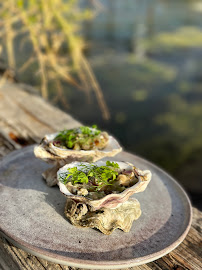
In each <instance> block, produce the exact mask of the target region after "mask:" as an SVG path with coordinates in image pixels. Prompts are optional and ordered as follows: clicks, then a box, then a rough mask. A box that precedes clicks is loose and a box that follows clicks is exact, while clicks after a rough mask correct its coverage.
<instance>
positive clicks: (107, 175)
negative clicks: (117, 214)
mask: <svg viewBox="0 0 202 270" xmlns="http://www.w3.org/2000/svg"><path fill="white" fill-rule="evenodd" d="M81 167H82V169H80V170H78V168H77V167H73V168H70V169H68V172H66V173H62V174H60V181H61V182H62V183H63V184H66V183H67V182H69V181H71V182H72V184H73V185H74V184H76V183H81V184H82V183H86V184H87V183H88V182H89V181H93V185H94V186H95V190H96V191H99V190H100V189H101V188H102V187H103V186H105V185H112V183H113V181H114V180H115V179H116V178H117V175H118V169H119V165H118V164H117V163H115V162H110V161H107V162H106V166H97V165H93V164H88V165H86V164H81ZM89 179H90V180H89Z"/></svg>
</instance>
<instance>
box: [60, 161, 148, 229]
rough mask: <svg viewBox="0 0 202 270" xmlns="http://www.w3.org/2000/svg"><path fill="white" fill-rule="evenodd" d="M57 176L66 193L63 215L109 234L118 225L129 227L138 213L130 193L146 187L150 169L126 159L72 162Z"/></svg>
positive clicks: (61, 187) (137, 203)
mask: <svg viewBox="0 0 202 270" xmlns="http://www.w3.org/2000/svg"><path fill="white" fill-rule="evenodd" d="M57 178H58V184H59V187H60V191H61V192H62V193H63V194H65V195H66V196H67V202H66V206H65V216H66V217H67V218H68V219H69V220H70V221H71V223H72V224H73V225H75V226H77V227H90V228H96V229H98V230H100V231H101V232H102V233H104V234H111V233H112V232H113V231H114V230H115V229H117V228H119V229H121V230H123V231H125V232H128V231H130V228H131V226H132V223H133V221H134V220H136V219H138V218H139V217H140V215H141V209H140V203H139V202H138V201H137V200H136V199H131V198H130V196H131V195H132V194H134V193H137V192H141V191H144V190H145V189H146V187H147V185H148V183H149V182H150V180H151V172H150V171H148V170H146V171H141V170H139V169H137V168H136V167H134V166H133V165H132V164H129V163H125V162H114V161H106V162H104V161H97V162H95V163H93V164H90V163H86V162H72V163H71V164H67V165H65V166H64V167H62V168H61V169H60V170H59V171H58V172H57Z"/></svg>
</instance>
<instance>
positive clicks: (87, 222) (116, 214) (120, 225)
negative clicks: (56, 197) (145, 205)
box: [65, 198, 141, 235]
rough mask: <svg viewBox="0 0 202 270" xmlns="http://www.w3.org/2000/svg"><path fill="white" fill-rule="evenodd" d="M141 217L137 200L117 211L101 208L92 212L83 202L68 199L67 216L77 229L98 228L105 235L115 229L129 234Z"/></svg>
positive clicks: (126, 203)
mask: <svg viewBox="0 0 202 270" xmlns="http://www.w3.org/2000/svg"><path fill="white" fill-rule="evenodd" d="M140 215H141V209H140V203H139V202H138V200H136V199H130V200H128V201H126V202H124V203H122V204H121V205H120V206H118V207H116V208H115V209H110V208H101V209H99V210H96V211H90V210H89V209H88V206H87V205H86V204H85V203H82V202H76V201H74V200H72V199H71V198H68V199H67V202H66V206H65V216H66V217H67V218H68V219H69V220H70V221H71V223H72V224H73V225H74V226H76V227H81V228H86V227H88V228H96V229H98V230H100V231H101V232H102V233H104V234H107V235H109V234H111V233H112V232H113V231H114V230H115V229H121V230H123V231H124V232H129V231H130V229H131V226H132V223H133V221H134V220H137V219H138V218H139V217H140Z"/></svg>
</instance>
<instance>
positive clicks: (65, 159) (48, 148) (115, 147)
mask: <svg viewBox="0 0 202 270" xmlns="http://www.w3.org/2000/svg"><path fill="white" fill-rule="evenodd" d="M57 134H58V133H54V134H51V135H46V136H45V137H44V138H43V140H42V141H41V143H40V145H39V146H36V147H35V149H34V154H35V156H36V157H37V158H40V159H42V160H44V161H46V162H48V163H53V164H55V165H60V166H63V165H65V164H66V163H70V162H73V161H86V162H94V161H96V160H99V159H101V158H103V157H113V156H115V155H116V154H118V153H119V152H121V151H122V148H121V146H120V145H119V143H118V142H117V140H116V139H114V138H113V137H112V136H109V142H108V144H107V146H106V147H105V148H103V149H102V150H99V149H93V150H72V149H63V148H59V147H56V146H54V145H53V143H52V140H53V139H54V138H55V136H57Z"/></svg>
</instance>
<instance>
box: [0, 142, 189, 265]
mask: <svg viewBox="0 0 202 270" xmlns="http://www.w3.org/2000/svg"><path fill="white" fill-rule="evenodd" d="M34 146H35V145H31V146H26V147H25V148H23V149H19V150H14V151H13V152H11V153H9V154H8V155H7V156H5V157H4V158H3V159H2V160H1V162H0V167H1V166H2V165H3V164H4V163H6V161H7V160H8V161H11V160H12V159H15V157H16V156H18V155H19V154H23V153H26V152H29V151H30V150H31V149H33V148H34ZM122 153H126V154H127V155H131V156H133V157H135V158H137V159H139V160H140V161H142V160H143V161H144V162H146V163H148V164H149V165H151V166H152V167H154V168H155V169H157V170H158V171H160V172H161V173H163V174H164V175H166V176H167V177H168V178H169V180H171V181H172V182H173V183H174V184H175V185H176V186H177V187H178V189H179V190H180V193H181V194H182V195H183V196H184V198H185V199H186V202H187V206H188V209H187V210H189V213H187V216H189V219H188V222H187V225H186V228H185V230H184V231H183V232H182V233H181V235H180V236H179V237H178V238H177V239H176V240H175V241H174V242H173V243H171V244H170V245H169V246H167V247H165V248H164V249H162V250H160V251H157V252H155V253H152V254H149V255H146V256H143V257H141V258H134V259H126V260H116V261H106V260H102V261H92V260H83V259H79V258H71V257H67V256H63V255H58V254H54V253H52V252H49V251H45V250H43V249H40V248H38V247H34V246H33V245H30V244H29V243H27V242H25V241H24V240H21V239H20V238H18V237H15V236H13V235H10V234H9V233H8V232H5V231H4V230H3V229H2V228H1V225H0V234H1V235H2V236H3V237H5V238H6V239H7V240H9V241H10V242H11V243H12V244H13V245H15V246H17V247H18V248H21V249H22V250H24V251H26V252H28V253H30V254H33V255H35V256H37V257H40V258H42V259H46V260H48V261H51V262H54V263H58V264H62V265H68V266H73V267H78V268H81V267H82V268H86V269H95V268H94V267H95V266H96V268H97V269H109V268H110V269H120V268H127V267H133V266H138V265H142V264H146V263H149V262H152V261H154V260H157V259H159V258H161V257H163V256H165V255H166V254H168V253H170V252H171V251H172V250H174V249H175V248H176V247H177V246H178V245H179V244H180V243H181V242H182V241H183V240H184V239H185V237H186V235H187V234H188V232H189V230H190V227H191V223H192V205H191V201H190V199H189V196H188V195H187V193H186V191H185V190H184V189H183V187H182V186H181V185H180V184H179V183H178V182H177V181H176V180H175V179H174V178H173V177H172V176H171V175H170V174H168V173H167V172H166V171H164V170H163V169H162V168H160V167H159V166H157V165H155V164H154V163H152V162H150V161H148V160H147V159H145V158H143V157H141V156H139V155H136V154H132V153H130V152H126V151H123V152H122ZM120 154H121V153H120ZM10 158H11V159H10ZM115 158H116V156H115Z"/></svg>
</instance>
